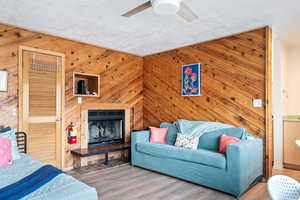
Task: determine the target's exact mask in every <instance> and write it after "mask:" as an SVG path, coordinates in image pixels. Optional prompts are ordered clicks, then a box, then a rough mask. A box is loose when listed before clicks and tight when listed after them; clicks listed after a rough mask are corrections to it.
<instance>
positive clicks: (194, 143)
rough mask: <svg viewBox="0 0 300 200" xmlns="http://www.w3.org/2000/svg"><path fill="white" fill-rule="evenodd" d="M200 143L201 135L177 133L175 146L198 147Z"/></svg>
mask: <svg viewBox="0 0 300 200" xmlns="http://www.w3.org/2000/svg"><path fill="white" fill-rule="evenodd" d="M198 143H199V137H197V136H193V135H183V134H181V133H177V138H176V142H175V146H177V147H183V148H186V149H194V150H195V149H197V147H198Z"/></svg>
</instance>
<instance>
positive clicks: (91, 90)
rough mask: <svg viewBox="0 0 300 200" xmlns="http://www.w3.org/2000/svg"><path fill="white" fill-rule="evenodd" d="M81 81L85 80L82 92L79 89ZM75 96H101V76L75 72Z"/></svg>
mask: <svg viewBox="0 0 300 200" xmlns="http://www.w3.org/2000/svg"><path fill="white" fill-rule="evenodd" d="M79 81H83V83H84V87H83V90H82V92H80V91H79V89H78V82H79ZM78 92H80V93H78ZM73 96H77V97H100V76H99V75H96V74H86V73H80V72H74V73H73Z"/></svg>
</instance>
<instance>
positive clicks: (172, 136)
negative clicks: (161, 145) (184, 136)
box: [160, 122, 178, 145]
mask: <svg viewBox="0 0 300 200" xmlns="http://www.w3.org/2000/svg"><path fill="white" fill-rule="evenodd" d="M160 128H168V134H167V138H166V141H167V144H169V145H174V144H175V141H176V137H177V133H178V129H177V127H176V126H175V124H171V123H168V122H163V123H161V124H160Z"/></svg>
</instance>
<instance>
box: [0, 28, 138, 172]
mask: <svg viewBox="0 0 300 200" xmlns="http://www.w3.org/2000/svg"><path fill="white" fill-rule="evenodd" d="M20 45H22V46H28V47H35V48H39V49H45V50H51V51H56V52H60V53H63V54H65V55H66V60H65V61H66V63H65V73H66V74H65V89H66V92H65V114H64V115H65V127H66V126H67V125H68V124H69V123H70V122H80V105H78V104H77V98H76V97H74V96H73V95H72V93H73V91H72V90H73V85H72V83H73V80H72V77H73V72H74V71H75V72H82V73H88V74H97V75H100V77H101V83H100V85H101V88H100V91H101V94H100V97H99V98H95V97H94V98H89V97H84V98H83V104H85V103H124V104H129V105H130V107H131V109H132V111H133V114H132V122H133V123H132V124H131V126H132V129H141V128H143V121H142V120H143V93H142V90H143V59H142V57H139V56H135V55H131V54H127V53H121V52H118V51H113V50H109V49H105V48H100V47H96V46H92V45H87V44H84V43H80V42H75V41H71V40H67V39H63V38H59V37H54V36H50V35H46V34H41V33H37V32H33V31H28V30H24V29H20V28H16V27H13V26H8V25H4V24H0V69H7V70H9V91H8V92H2V93H0V114H1V115H2V116H5V117H1V118H0V125H9V126H12V127H15V128H17V127H18V123H17V121H18V118H17V116H16V115H14V113H13V110H14V109H15V110H16V113H17V112H18V110H17V107H18V93H17V91H18V73H17V71H18V70H17V69H18V58H17V54H18V47H19V46H20ZM79 130H80V128H79ZM63 134H65V135H66V136H67V133H66V132H65V133H63ZM64 144H65V167H66V168H69V167H72V165H73V157H72V156H71V154H70V149H73V148H79V147H80V144H76V145H69V144H67V140H66V138H65V141H64Z"/></svg>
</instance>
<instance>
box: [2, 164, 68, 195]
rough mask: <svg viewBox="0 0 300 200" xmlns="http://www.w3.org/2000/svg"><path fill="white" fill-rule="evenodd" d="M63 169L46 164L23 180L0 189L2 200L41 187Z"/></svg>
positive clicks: (25, 193)
mask: <svg viewBox="0 0 300 200" xmlns="http://www.w3.org/2000/svg"><path fill="white" fill-rule="evenodd" d="M61 173H64V172H63V171H61V170H59V169H57V168H55V167H53V166H52V165H44V166H42V167H40V168H39V169H38V170H36V171H35V172H33V173H32V174H30V175H28V176H26V177H24V178H22V179H21V180H19V181H17V182H16V183H13V184H11V185H8V186H6V187H4V188H2V189H0V199H1V200H17V199H21V198H23V197H25V196H26V195H28V194H30V193H32V192H34V191H35V190H37V189H39V188H40V187H42V186H43V185H45V184H46V183H48V182H49V181H51V180H52V179H53V178H55V177H56V176H58V175H59V174H61Z"/></svg>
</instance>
